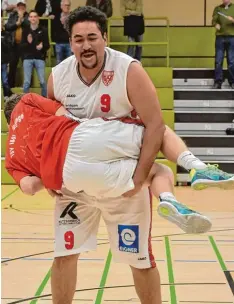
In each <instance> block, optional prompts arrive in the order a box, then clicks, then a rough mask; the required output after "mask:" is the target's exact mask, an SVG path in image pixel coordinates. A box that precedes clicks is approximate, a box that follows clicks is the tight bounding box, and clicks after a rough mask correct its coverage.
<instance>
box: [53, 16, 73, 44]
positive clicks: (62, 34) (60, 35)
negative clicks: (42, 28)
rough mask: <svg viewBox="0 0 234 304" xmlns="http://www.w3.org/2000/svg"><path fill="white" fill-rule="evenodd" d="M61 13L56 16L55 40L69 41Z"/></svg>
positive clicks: (60, 41)
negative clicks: (61, 19)
mask: <svg viewBox="0 0 234 304" xmlns="http://www.w3.org/2000/svg"><path fill="white" fill-rule="evenodd" d="M60 17H61V14H59V15H56V16H55V18H54V32H53V41H54V42H56V43H69V35H68V32H67V31H66V30H65V28H64V25H63V24H62V23H61V21H60Z"/></svg>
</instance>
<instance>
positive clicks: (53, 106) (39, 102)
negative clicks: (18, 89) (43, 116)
mask: <svg viewBox="0 0 234 304" xmlns="http://www.w3.org/2000/svg"><path fill="white" fill-rule="evenodd" d="M21 102H22V103H24V104H26V105H29V106H32V107H35V108H38V109H40V110H41V111H43V112H46V113H49V114H52V115H55V114H56V113H57V111H58V110H59V108H61V107H62V104H61V103H59V102H57V101H55V100H50V99H48V98H45V97H43V96H40V95H37V94H35V93H29V94H26V95H24V96H23V97H22V98H21Z"/></svg>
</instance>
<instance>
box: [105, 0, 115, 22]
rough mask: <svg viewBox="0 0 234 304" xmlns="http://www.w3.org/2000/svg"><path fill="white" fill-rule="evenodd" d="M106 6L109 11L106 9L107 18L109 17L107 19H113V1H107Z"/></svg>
mask: <svg viewBox="0 0 234 304" xmlns="http://www.w3.org/2000/svg"><path fill="white" fill-rule="evenodd" d="M106 6H107V9H106V16H107V18H111V17H112V14H113V10H112V0H108V1H106Z"/></svg>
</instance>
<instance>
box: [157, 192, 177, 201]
mask: <svg viewBox="0 0 234 304" xmlns="http://www.w3.org/2000/svg"><path fill="white" fill-rule="evenodd" d="M167 198H169V199H173V200H175V201H176V198H175V196H174V195H173V193H171V192H163V193H161V194H160V195H159V200H160V201H165V200H167Z"/></svg>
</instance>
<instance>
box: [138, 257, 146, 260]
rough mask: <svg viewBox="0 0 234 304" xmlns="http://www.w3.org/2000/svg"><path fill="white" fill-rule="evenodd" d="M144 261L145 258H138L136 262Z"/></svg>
mask: <svg viewBox="0 0 234 304" xmlns="http://www.w3.org/2000/svg"><path fill="white" fill-rule="evenodd" d="M145 260H146V257H143V258H138V261H145Z"/></svg>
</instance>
